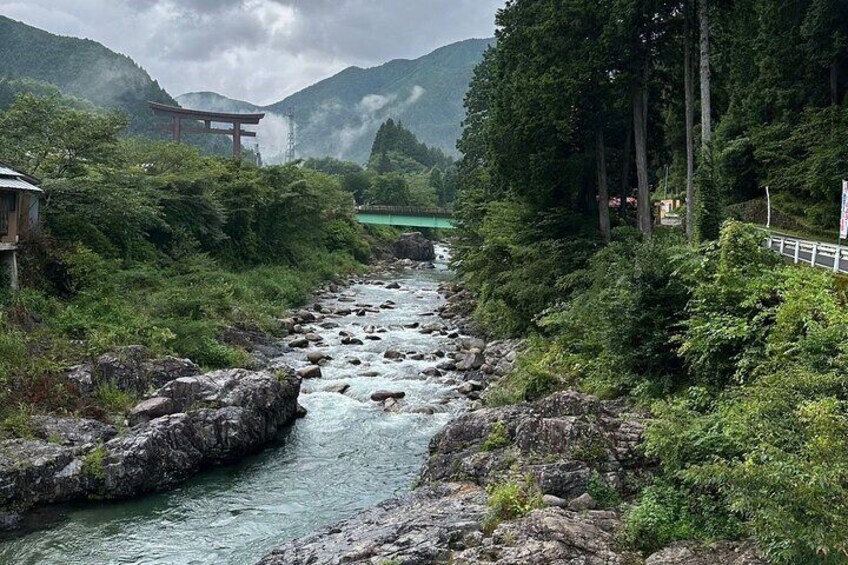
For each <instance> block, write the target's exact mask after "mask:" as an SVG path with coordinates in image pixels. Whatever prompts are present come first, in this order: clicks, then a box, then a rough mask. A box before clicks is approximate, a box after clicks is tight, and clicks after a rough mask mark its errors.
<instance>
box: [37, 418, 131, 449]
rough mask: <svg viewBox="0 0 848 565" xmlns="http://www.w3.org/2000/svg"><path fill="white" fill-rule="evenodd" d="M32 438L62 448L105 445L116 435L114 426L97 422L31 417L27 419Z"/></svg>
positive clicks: (116, 431)
mask: <svg viewBox="0 0 848 565" xmlns="http://www.w3.org/2000/svg"><path fill="white" fill-rule="evenodd" d="M29 428H30V432H31V433H32V435H33V437H34V438H36V439H40V440H43V441H47V442H50V443H56V444H58V445H64V446H83V445H91V444H98V443H105V442H107V441H109V440H110V439H112V438H113V437H115V436H116V435H118V430H117V428H115V426H112V425H109V424H104V423H103V422H99V421H97V420H87V419H80V418H60V417H55V416H33V417H31V418H30V419H29Z"/></svg>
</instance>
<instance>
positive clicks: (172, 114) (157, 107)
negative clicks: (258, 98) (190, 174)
mask: <svg viewBox="0 0 848 565" xmlns="http://www.w3.org/2000/svg"><path fill="white" fill-rule="evenodd" d="M148 104H149V106H150V109H151V110H153V113H154V114H156V115H157V116H164V117H168V118H171V121H172V124H171V126H170V128H171V130H172V132H173V135H174V141H175V142H177V143H179V142H180V138H181V137H182V134H183V133H207V134H216V135H231V136H232V137H233V156H234V157H236V158H238V157H241V138H242V137H256V132H255V131H246V130H243V129H241V127H242V126H243V125H248V126H258V125H259V122H260V121H261V120H262V118H264V117H265V114H221V113H218V112H204V111H202V110H188V109H186V108H180V107H177V106H167V105H165V104H158V103H156V102H148ZM182 120H191V121H194V122H198V121H201V122H204V124H205V126H204V127H196V126H195V127H183V126H182ZM213 122H214V123H222V124H232V129H218V128H213V127H212V123H213ZM166 127H168V126H166Z"/></svg>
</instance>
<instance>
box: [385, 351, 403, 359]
mask: <svg viewBox="0 0 848 565" xmlns="http://www.w3.org/2000/svg"><path fill="white" fill-rule="evenodd" d="M383 357H384V358H385V359H391V360H394V361H397V360H400V359H403V358H404V357H406V355H404V354H403V353H401V352H400V351H397V350H395V349H389V350H388V351H386V352H385V353H383Z"/></svg>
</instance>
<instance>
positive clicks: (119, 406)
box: [94, 383, 138, 414]
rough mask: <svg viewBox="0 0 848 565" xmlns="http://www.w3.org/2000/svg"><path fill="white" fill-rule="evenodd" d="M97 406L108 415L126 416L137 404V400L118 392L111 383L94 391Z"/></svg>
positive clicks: (127, 394) (125, 393)
mask: <svg viewBox="0 0 848 565" xmlns="http://www.w3.org/2000/svg"><path fill="white" fill-rule="evenodd" d="M94 399H95V402H97V404H98V405H99V406H100V407H101V408H103V409H104V410H106V411H107V412H109V413H110V414H126V413H127V412H129V411H130V410H132V408H133V407H134V406H135V405H136V404H138V398H136V397H135V396H134V395H132V394H130V393H128V392H124V391H122V390H120V389H119V388H118V387H117V386H115V385H114V384H113V383H103V384H101V385H100V386H98V387H97V390H95V391H94Z"/></svg>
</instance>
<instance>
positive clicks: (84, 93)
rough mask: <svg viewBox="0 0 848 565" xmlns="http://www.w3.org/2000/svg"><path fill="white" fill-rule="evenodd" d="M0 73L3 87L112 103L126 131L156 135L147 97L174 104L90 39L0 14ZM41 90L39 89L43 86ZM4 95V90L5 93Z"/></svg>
mask: <svg viewBox="0 0 848 565" xmlns="http://www.w3.org/2000/svg"><path fill="white" fill-rule="evenodd" d="M0 78H6V79H12V80H15V81H16V82H13V83H9V82H7V83H5V88H3V89H2V90H3V91H4V92H9V91H15V90H18V91H23V90H29V91H33V88H34V91H35V92H36V93H39V90H43V89H44V87H43V86H41V87H38V86H35V87H33V88H28V86H27V85H29V86H32V83H21V82H17V80H18V79H27V80H30V81H32V80H35V81H39V82H41V83H46V84H49V85H52V86H54V87H56V88H57V89H58V90H59V91H60V92H61V93H62V94H64V95H67V96H72V97H76V98H80V99H84V100H87V101H89V102H91V103H92V104H94V105H95V106H97V107H100V108H105V109H114V110H118V111H120V112H123V113H125V114H126V115H127V116H128V118H129V133H136V134H145V135H155V132H156V129H155V123H154V120H153V119H152V116H151V113H150V110H149V109H148V107H147V101H149V100H151V101H154V102H160V103H162V104H171V105H175V104H176V101H175V100H174V99H173V98H171V96H170V95H169V94H168V93H167V92H165V91H164V90H163V89H162V88H161V87H160V86H159V84H158V83H157V82H156V81H154V80H153V79H151V78H150V75H148V74H147V72H146V71H145V70H144V69H142V68H141V67H139V66H138V65H137V64H136V63H135V62H134V61H133V60H132V59H130V58H129V57H126V56H124V55H121V54H118V53H115V52H114V51H111V50H109V49H107V48H106V47H104V46H103V45H101V44H100V43H97V42H95V41H91V40H88V39H77V38H73V37H61V36H58V35H53V34H51V33H48V32H46V31H42V30H40V29H36V28H34V27H30V26H28V25H26V24H23V23H21V22H16V21H14V20H11V19H9V18H6V17H3V16H0ZM41 93H43V92H41ZM7 97H8V96H7Z"/></svg>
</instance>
